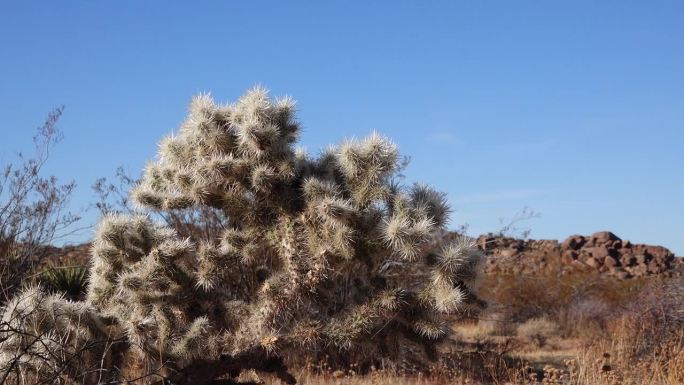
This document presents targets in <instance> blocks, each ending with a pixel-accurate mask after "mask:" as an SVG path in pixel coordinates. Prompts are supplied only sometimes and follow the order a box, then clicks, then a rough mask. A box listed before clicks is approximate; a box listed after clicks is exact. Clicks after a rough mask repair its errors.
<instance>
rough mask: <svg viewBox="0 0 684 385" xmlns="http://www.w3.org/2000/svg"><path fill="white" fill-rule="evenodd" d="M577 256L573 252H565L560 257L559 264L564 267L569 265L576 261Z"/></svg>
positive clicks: (576, 253)
mask: <svg viewBox="0 0 684 385" xmlns="http://www.w3.org/2000/svg"><path fill="white" fill-rule="evenodd" d="M578 255H579V253H578V252H576V251H575V250H565V251H564V252H563V254H562V255H561V263H563V264H564V265H569V264H571V263H572V261H574V260H576V259H577V256H578Z"/></svg>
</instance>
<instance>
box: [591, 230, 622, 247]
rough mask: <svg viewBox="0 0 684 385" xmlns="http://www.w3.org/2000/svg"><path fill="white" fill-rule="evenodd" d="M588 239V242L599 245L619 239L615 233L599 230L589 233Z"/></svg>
mask: <svg viewBox="0 0 684 385" xmlns="http://www.w3.org/2000/svg"><path fill="white" fill-rule="evenodd" d="M589 239H590V242H592V243H594V244H595V245H601V244H605V243H608V242H614V241H619V240H620V238H618V236H617V235H615V234H613V233H611V232H610V231H599V232H597V233H594V234H591V237H590V238H589Z"/></svg>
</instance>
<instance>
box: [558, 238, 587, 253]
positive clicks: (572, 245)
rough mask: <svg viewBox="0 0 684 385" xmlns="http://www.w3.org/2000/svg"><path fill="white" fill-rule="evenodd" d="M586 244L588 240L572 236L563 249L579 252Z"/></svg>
mask: <svg viewBox="0 0 684 385" xmlns="http://www.w3.org/2000/svg"><path fill="white" fill-rule="evenodd" d="M585 243H586V238H584V237H583V236H581V235H571V236H569V237H568V238H567V239H565V240H564V241H563V243H562V244H561V249H570V250H578V249H580V248H581V247H582V246H584V244H585Z"/></svg>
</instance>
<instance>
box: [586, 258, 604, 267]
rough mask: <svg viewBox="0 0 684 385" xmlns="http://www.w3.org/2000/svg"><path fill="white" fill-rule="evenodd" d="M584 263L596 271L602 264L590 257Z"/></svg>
mask: <svg viewBox="0 0 684 385" xmlns="http://www.w3.org/2000/svg"><path fill="white" fill-rule="evenodd" d="M584 263H586V264H587V265H589V266H591V267H593V268H595V269H596V268H598V267H599V266H601V263H600V262H599V261H598V260H597V259H596V258H594V257H589V258H588V259H587V260H586V261H585V262H584Z"/></svg>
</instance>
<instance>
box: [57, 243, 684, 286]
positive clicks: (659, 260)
mask: <svg viewBox="0 0 684 385" xmlns="http://www.w3.org/2000/svg"><path fill="white" fill-rule="evenodd" d="M477 244H478V246H479V247H480V248H481V249H482V250H484V251H485V253H486V255H487V258H486V264H485V271H486V272H488V273H504V274H539V273H544V272H546V273H561V274H567V273H571V272H578V271H580V272H596V273H602V274H609V275H612V276H615V277H617V278H621V279H627V278H632V277H644V276H649V275H667V276H672V275H682V274H683V273H684V258H680V257H675V256H674V254H673V253H672V252H671V251H670V250H668V249H667V248H665V247H662V246H651V245H643V244H633V243H631V242H630V241H625V240H622V239H620V238H619V237H618V236H616V235H615V234H613V233H611V232H609V231H601V232H598V233H594V234H592V235H590V236H583V235H572V236H570V237H568V238H567V239H565V240H564V241H563V242H559V241H556V240H522V239H514V238H507V237H494V236H489V235H481V236H480V237H478V238H477ZM52 249H53V252H52V253H51V254H52V257H51V258H50V260H51V262H52V263H54V264H57V265H85V264H87V263H88V260H89V257H90V244H89V243H84V244H81V245H74V246H65V247H63V248H61V249H60V248H52Z"/></svg>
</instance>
